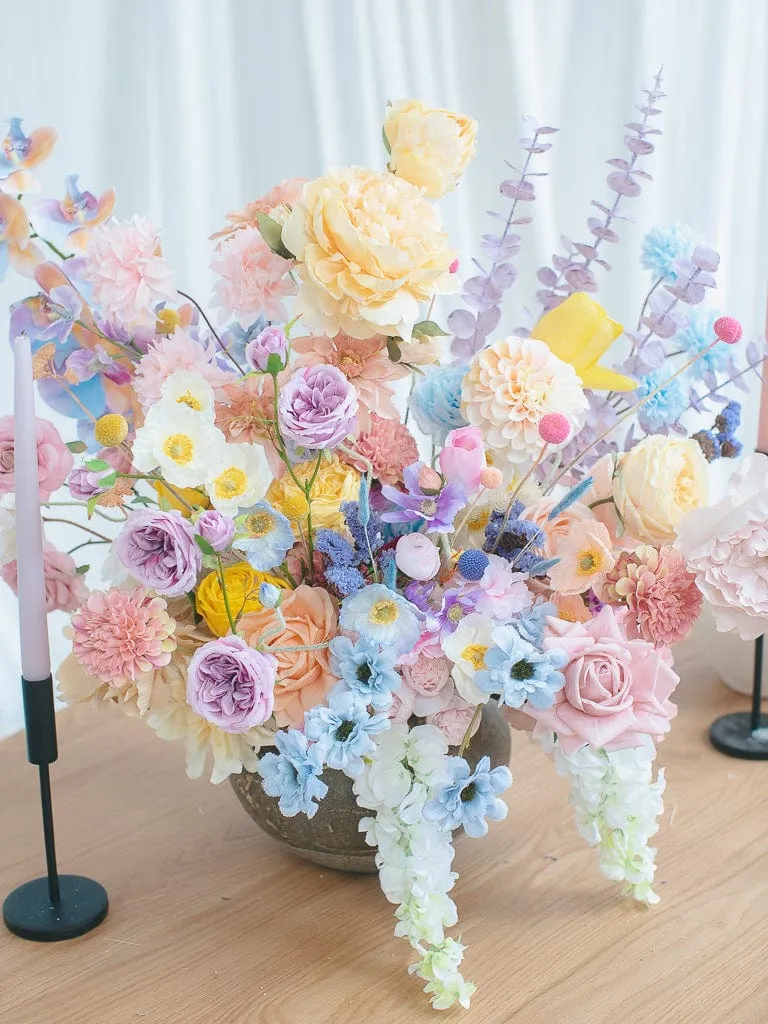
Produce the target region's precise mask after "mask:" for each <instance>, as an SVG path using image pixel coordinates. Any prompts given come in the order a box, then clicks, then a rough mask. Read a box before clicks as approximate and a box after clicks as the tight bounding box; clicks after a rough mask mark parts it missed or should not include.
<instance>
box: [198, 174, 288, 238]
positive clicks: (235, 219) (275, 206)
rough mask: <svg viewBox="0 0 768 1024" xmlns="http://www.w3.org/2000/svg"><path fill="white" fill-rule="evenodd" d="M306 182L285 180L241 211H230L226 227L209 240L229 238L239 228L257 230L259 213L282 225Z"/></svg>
mask: <svg viewBox="0 0 768 1024" xmlns="http://www.w3.org/2000/svg"><path fill="white" fill-rule="evenodd" d="M306 180H307V179H306V178H287V179H286V180H285V181H281V182H280V184H279V185H275V186H274V188H271V189H270V190H269V192H267V193H266V195H263V196H262V197H261V198H260V199H254V200H253V202H251V203H247V204H246V205H245V207H244V208H243V209H242V210H233V211H231V212H230V213H228V214H227V215H226V218H225V220H226V221H227V222H228V223H227V225H226V226H225V227H223V228H222V229H221V230H220V231H217V232H215V234H213V235H211V238H212V239H216V238H225V239H226V238H231V237H232V236H233V235H234V233H235V232H236V231H239V230H240V228H257V227H258V226H259V214H260V213H266V214H269V216H270V217H272V218H273V220H276V221H278V223H281V224H282V223H283V220H284V217H283V214H285V215H286V216H287V214H288V212H289V210H290V208H291V207H292V206H293V204H294V203H295V202H298V200H299V199H300V198H301V190H302V188H303V187H304V183H305V182H306Z"/></svg>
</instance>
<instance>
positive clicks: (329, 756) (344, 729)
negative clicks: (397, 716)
mask: <svg viewBox="0 0 768 1024" xmlns="http://www.w3.org/2000/svg"><path fill="white" fill-rule="evenodd" d="M388 727H389V719H388V718H387V716H386V715H385V714H381V715H369V714H368V708H367V707H366V705H365V704H364V703H363V701H362V700H361V699H360V698H359V697H358V696H357V695H356V694H354V693H351V692H350V691H349V690H346V689H343V688H342V687H340V686H336V687H334V688H333V690H331V693H330V694H329V696H328V706H327V707H326V706H324V705H322V704H319V705H317V706H316V707H314V708H311V709H310V710H309V711H307V713H306V714H305V715H304V732H305V734H306V736H307V738H308V739H310V740H314V741H315V745H316V747H317V750H318V752H319V754H320V756H321V757H322V759H323V761H324V762H325V764H327V765H328V767H329V768H337V769H338V770H339V771H342V772H344V774H345V775H349V776H352V777H354V776H355V775H359V774H360V773H361V772H362V771H363V769H364V768H365V764H364V762H363V758H364V757H365V756H366V755H368V754H372V753H373V752H374V751H375V750H376V744H375V743H374V742H373V740H372V739H371V737H372V736H374V735H375V734H376V733H379V732H382V731H383V730H384V729H386V728H388Z"/></svg>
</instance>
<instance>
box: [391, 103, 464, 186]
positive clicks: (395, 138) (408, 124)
mask: <svg viewBox="0 0 768 1024" xmlns="http://www.w3.org/2000/svg"><path fill="white" fill-rule="evenodd" d="M384 136H385V138H386V140H387V143H388V145H389V154H390V156H389V169H390V171H392V173H393V174H396V175H397V176H398V178H405V180H406V181H410V183H411V184H412V185H417V186H418V187H419V188H423V189H424V192H425V193H426V195H428V196H429V197H430V198H431V199H439V198H440V196H444V195H445V193H446V192H450V191H451V189H453V188H454V187H455V185H456V182H457V181H458V180H459V178H460V177H461V176H462V174H463V173H464V171H465V170H466V168H467V165H468V164H469V162H470V160H471V159H472V157H473V156H474V155H475V138H476V136H477V121H473V120H472V118H471V117H466V116H465V115H464V114H455V113H454V112H453V111H451V110H440V109H437V108H435V107H428V106H426V105H425V104H424V103H422V102H421V100H397V102H395V103H392V104H390V105H389V106H388V107H387V113H386V116H385V118H384Z"/></svg>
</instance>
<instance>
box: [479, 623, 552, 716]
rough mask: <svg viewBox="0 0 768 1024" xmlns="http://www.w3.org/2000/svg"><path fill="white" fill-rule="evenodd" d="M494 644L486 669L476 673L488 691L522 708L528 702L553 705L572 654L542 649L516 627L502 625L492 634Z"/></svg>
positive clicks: (507, 702) (482, 687)
mask: <svg viewBox="0 0 768 1024" xmlns="http://www.w3.org/2000/svg"><path fill="white" fill-rule="evenodd" d="M491 639H492V640H493V644H494V646H493V647H491V648H490V649H489V650H488V651H486V653H485V664H486V668H484V669H481V670H480V672H478V673H477V674H476V676H475V682H476V683H477V685H478V686H479V687H480V689H481V690H483V691H484V692H485V693H498V694H499V695H500V696H499V703H501V704H506V705H507V707H510V708H521V707H522V706H523V704H525V703H526V701H527V702H528V703H529V704H531V705H532V706H533V707H535V708H538V709H539V710H542V709H544V708H550V707H552V704H553V703H554V700H555V694H556V693H557V691H558V690H561V689H562V688H563V686H564V685H565V676H564V675H563V673H562V672H561V671H560V669H561V668H563V667H564V666H565V665H566V663H567V661H568V655H567V654H566V653H565V651H561V650H557V649H555V650H548V651H542V650H539V649H538V648H536V647H534V645H533V644H532V643H529V641H528V640H524V639H523V638H522V637H521V636H520V634H519V633H518V632H517V630H516V629H515V627H514V626H511V625H510V626H498V627H497V628H496V629H494V631H493V632H492V633H491Z"/></svg>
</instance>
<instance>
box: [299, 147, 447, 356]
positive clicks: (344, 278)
mask: <svg viewBox="0 0 768 1024" xmlns="http://www.w3.org/2000/svg"><path fill="white" fill-rule="evenodd" d="M282 239H283V244H284V245H285V246H286V248H287V249H288V250H289V251H290V252H291V253H293V255H294V256H295V257H296V259H297V261H298V265H297V268H296V269H297V272H298V274H299V277H300V278H301V286H300V288H299V294H298V298H297V302H296V308H295V312H296V313H297V314H299V315H301V316H302V318H303V321H304V323H305V324H306V326H307V327H308V328H309V329H310V330H311V331H315V332H316V333H317V334H323V335H326V336H327V337H329V338H333V337H335V336H336V335H337V334H338V332H339V331H344V332H345V333H346V334H348V335H350V336H351V337H353V338H361V339H362V338H370V337H373V335H376V334H386V335H390V336H399V337H402V338H406V339H410V337H411V333H412V330H413V325H414V324H415V323H416V322H417V321H418V320H420V319H421V315H420V309H419V304H420V303H426V302H429V301H430V300H431V299H432V297H433V296H434V295H435V294H440V295H444V294H447V293H449V292H456V291H458V289H459V281H458V278H457V276H456V275H455V274H451V273H450V267H451V264H452V263H453V261H454V258H455V253H453V252H451V250H450V249H449V248H448V238H447V235H446V234H445V232H444V231H443V230H442V220H441V216H440V211H439V210H438V209H437V207H436V206H435V205H434V204H433V203H430V202H429V200H428V199H425V198H424V196H423V195H422V193H421V191H420V190H419V189H417V188H416V187H415V186H414V185H411V184H410V182H407V181H403V180H402V178H397V177H395V176H394V175H393V174H390V173H389V172H383V173H382V172H378V171H371V170H368V169H367V168H365V167H345V168H342V169H341V170H337V171H332V172H331V173H329V174H327V175H326V176H325V177H323V178H317V179H316V180H315V181H310V182H308V183H307V184H306V185H305V186H304V191H303V196H302V200H301V201H300V202H298V203H296V205H295V206H294V207H293V210H292V211H291V214H290V216H289V217H288V220H287V221H286V222H285V225H284V226H283V232H282Z"/></svg>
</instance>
